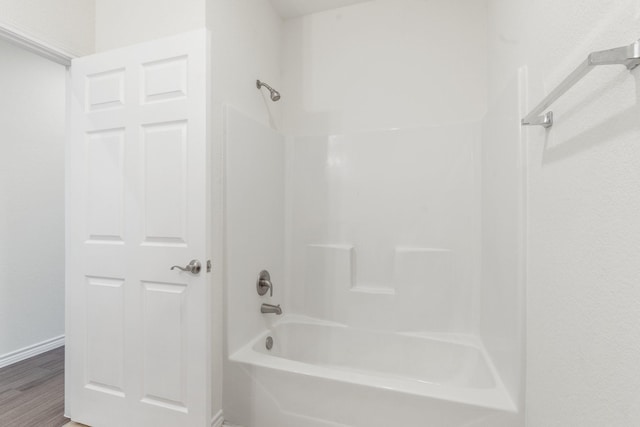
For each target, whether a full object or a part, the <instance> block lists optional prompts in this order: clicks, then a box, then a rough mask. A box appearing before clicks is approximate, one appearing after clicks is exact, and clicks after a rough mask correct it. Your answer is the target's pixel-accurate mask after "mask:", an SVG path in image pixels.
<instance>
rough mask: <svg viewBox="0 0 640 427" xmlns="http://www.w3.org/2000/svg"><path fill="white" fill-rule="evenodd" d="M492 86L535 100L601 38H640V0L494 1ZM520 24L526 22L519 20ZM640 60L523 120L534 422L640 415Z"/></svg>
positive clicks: (615, 420) (589, 425)
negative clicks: (549, 115) (518, 75)
mask: <svg viewBox="0 0 640 427" xmlns="http://www.w3.org/2000/svg"><path fill="white" fill-rule="evenodd" d="M490 10H491V16H492V18H493V19H494V24H495V25H494V26H492V31H491V34H490V46H491V49H490V53H491V61H490V63H493V64H500V67H499V68H497V69H495V70H493V71H492V72H491V76H492V77H493V78H492V84H491V91H492V96H494V97H500V96H504V95H503V94H502V93H501V92H504V91H508V90H509V89H508V88H507V87H505V85H504V84H501V83H500V78H499V76H501V75H505V74H506V73H513V72H515V70H516V68H517V67H518V66H519V65H526V66H527V67H528V69H529V82H528V89H529V105H530V106H533V105H534V104H535V103H537V102H538V101H539V100H540V99H541V97H542V96H544V94H545V93H548V92H549V91H550V90H551V89H553V88H554V87H555V85H556V84H557V83H558V82H559V81H560V80H561V79H562V78H563V77H564V76H565V75H566V74H568V73H569V72H570V71H571V70H572V69H573V68H574V67H575V66H576V65H577V64H578V63H579V62H580V61H582V60H583V59H584V58H585V56H586V54H587V53H588V52H590V51H592V50H598V49H606V48H611V47H616V46H620V45H624V44H628V43H631V42H632V41H633V40H635V39H637V38H638V35H639V33H638V26H639V24H640V2H638V1H635V0H618V1H612V0H609V1H600V0H589V1H578V0H571V1H563V2H557V1H553V0H537V1H535V2H524V1H517V2H514V1H513V0H508V1H506V0H505V1H501V0H497V1H496V0H494V1H492V2H491V8H490ZM515 23H517V24H515ZM639 73H640V71H639V70H636V71H633V72H631V73H630V72H628V71H627V70H626V69H624V68H622V67H606V68H600V69H597V70H595V71H593V72H592V73H591V74H590V75H589V76H587V77H586V78H585V79H584V80H583V81H582V82H581V83H580V84H578V85H576V86H575V87H574V88H573V89H572V90H571V91H570V92H568V93H567V94H566V95H565V96H564V97H563V98H562V99H561V100H560V101H559V102H557V103H556V105H555V106H554V112H555V114H556V124H555V125H554V127H553V128H552V129H551V130H550V131H545V130H543V129H539V128H535V129H530V130H527V132H528V137H529V140H528V153H527V155H528V163H527V166H528V204H529V212H528V217H529V224H528V248H527V249H528V253H529V262H528V283H527V311H528V313H527V323H528V325H527V335H528V336H527V425H528V426H530V427H554V426H581V427H601V426H616V427H632V426H637V425H638V424H640V398H639V397H638V390H639V389H640V370H639V369H638V360H640V310H638V307H640V287H639V286H638V277H640V264H638V259H640V245H639V244H638V242H640V220H639V219H638V218H639V217H638V212H639V209H640V191H639V190H638V182H639V178H640V145H639V144H638V140H639V138H640V122H639V121H638V117H639V116H640V108H639V107H638V105H639V101H640V92H639V91H638V87H639V86H638V84H639V83H640V81H639V79H640V74H639Z"/></svg>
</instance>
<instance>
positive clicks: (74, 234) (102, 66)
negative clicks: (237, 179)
mask: <svg viewBox="0 0 640 427" xmlns="http://www.w3.org/2000/svg"><path fill="white" fill-rule="evenodd" d="M206 55H207V34H206V31H204V30H202V31H196V32H192V33H188V34H185V35H180V36H176V37H171V38H167V39H163V40H158V41H153V42H149V43H143V44H139V45H135V46H131V47H127V48H123V49H118V50H114V51H110V52H105V53H100V54H96V55H92V56H89V57H85V58H80V59H77V60H74V61H73V65H72V67H71V97H70V98H71V99H70V101H71V126H70V128H71V133H70V141H69V150H68V193H67V194H68V203H67V207H68V210H67V218H68V223H67V228H68V256H67V374H66V375H67V390H68V392H67V399H68V405H67V408H68V412H69V415H70V416H71V417H72V418H73V419H74V420H75V421H79V422H82V423H84V424H88V425H91V426H95V427H100V426H107V427H109V426H114V427H122V426H136V427H144V426H149V427H151V426H153V427H162V426H167V427H174V426H181V427H183V426H184V427H188V426H205V425H207V424H208V420H210V408H209V406H210V400H211V399H210V396H209V392H208V390H209V387H208V383H207V382H208V380H209V375H208V372H209V342H210V334H209V327H210V326H209V320H208V319H209V317H208V308H209V301H210V300H209V294H210V293H209V292H210V291H209V289H210V284H209V276H210V275H208V274H207V272H206V269H204V268H203V269H202V271H201V272H200V273H199V274H192V273H189V272H183V271H180V270H179V269H174V270H170V267H171V266H173V265H179V266H182V267H184V266H185V265H186V264H188V263H189V261H191V260H192V259H197V260H200V261H201V262H202V264H203V265H204V264H206V260H207V259H208V255H209V253H208V251H209V244H208V243H209V242H208V241H207V236H209V232H208V231H209V227H208V223H207V218H208V212H207V207H208V196H209V191H208V189H209V188H208V179H207V168H208V164H209V162H208V159H209V153H210V150H209V147H208V142H207V134H206V114H207V106H206V103H207V90H208V86H207V60H206V58H207V57H206Z"/></svg>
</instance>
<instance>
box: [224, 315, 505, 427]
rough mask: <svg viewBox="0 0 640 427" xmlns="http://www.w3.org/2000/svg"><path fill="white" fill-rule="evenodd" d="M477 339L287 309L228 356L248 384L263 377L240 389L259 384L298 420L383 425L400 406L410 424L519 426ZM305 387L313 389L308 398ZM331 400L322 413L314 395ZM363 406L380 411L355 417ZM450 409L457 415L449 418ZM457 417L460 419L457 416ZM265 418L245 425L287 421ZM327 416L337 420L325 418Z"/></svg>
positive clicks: (252, 389)
mask: <svg viewBox="0 0 640 427" xmlns="http://www.w3.org/2000/svg"><path fill="white" fill-rule="evenodd" d="M268 336H271V337H272V338H273V348H272V349H271V350H267V349H266V346H265V341H266V338H267V337H268ZM472 341H473V340H472V339H469V338H465V337H457V338H456V339H453V338H451V337H449V338H445V337H442V336H440V337H437V336H426V335H417V334H401V333H385V332H376V331H369V330H363V329H354V328H349V327H346V326H343V325H338V324H333V323H328V322H323V321H318V320H313V319H308V318H302V317H297V316H287V317H285V318H283V319H281V320H279V321H278V322H277V323H275V324H274V326H273V327H272V328H271V329H270V330H268V331H266V332H264V333H263V334H261V335H260V336H258V337H257V338H255V339H254V340H253V341H252V342H250V343H248V344H247V345H246V346H244V347H243V348H241V349H240V350H239V351H237V352H236V353H234V354H233V355H232V356H231V357H230V360H231V361H232V362H238V363H240V364H241V365H243V366H244V368H245V372H247V373H248V374H249V378H250V379H248V380H247V381H248V382H249V383H251V382H252V381H257V382H258V383H259V384H254V385H251V384H246V385H245V387H244V391H243V392H241V393H245V394H246V393H252V394H256V393H257V391H256V390H259V391H260V392H262V393H266V395H268V399H270V400H273V401H274V402H275V403H274V404H275V405H277V406H279V407H280V409H282V408H283V407H286V406H290V408H289V409H288V410H286V411H285V412H287V411H288V412H290V413H295V414H298V415H300V414H305V417H304V419H305V420H306V421H300V420H298V421H296V422H293V421H292V422H291V424H290V425H292V426H296V427H306V426H307V425H309V426H312V425H313V426H315V425H354V426H355V425H363V426H367V425H370V426H373V425H378V423H377V421H380V423H379V425H385V422H388V421H384V420H383V419H384V415H385V414H387V412H389V411H390V412H393V411H394V408H397V409H398V411H400V410H401V411H402V414H388V415H390V416H393V418H390V419H394V420H398V419H402V416H408V418H406V419H405V421H403V422H404V423H405V424H403V425H407V426H411V425H414V423H416V422H418V421H417V420H418V419H420V420H422V421H423V422H425V423H424V424H415V425H416V426H418V425H420V426H422V425H424V426H434V427H440V426H445V425H446V426H458V425H460V426H467V425H473V426H476V425H483V426H484V425H485V424H477V423H473V424H469V422H475V421H474V420H480V421H482V420H485V419H488V420H493V421H488V422H489V424H486V425H496V426H497V425H501V426H502V425H505V426H507V425H514V424H509V421H504V422H503V421H501V420H502V419H504V420H512V419H513V417H514V414H515V412H516V407H515V405H514V403H513V402H512V400H511V398H510V396H509V394H508V393H507V391H506V390H505V388H504V386H503V385H502V383H501V381H500V378H499V377H498V376H497V374H496V371H495V369H494V368H493V366H492V364H491V362H490V360H489V358H488V357H487V355H486V353H485V351H484V349H483V348H482V346H481V345H480V344H479V343H473V342H472ZM241 388H242V387H241ZM305 394H307V395H310V396H307V397H308V398H309V399H307V400H309V402H307V403H305V402H304V400H305V397H304V395H305ZM264 399H266V398H263V399H262V400H264ZM327 399H329V400H331V399H333V401H334V403H333V404H329V405H328V406H327V407H326V408H325V410H324V412H323V411H320V412H318V411H315V412H314V410H315V409H317V403H316V406H314V404H313V402H319V401H327ZM245 400H246V397H245ZM287 402H288V403H287ZM305 405H306V406H307V407H308V409H307V410H305V409H304V408H305ZM362 405H365V407H367V406H366V405H371V408H373V407H374V406H375V407H376V408H377V409H378V410H379V411H378V414H377V415H376V416H375V417H371V420H366V418H367V417H366V416H365V417H363V416H355V418H354V414H349V413H348V412H349V410H350V409H349V408H353V410H354V411H355V410H356V408H357V407H358V406H361V407H362ZM338 406H343V408H342V409H341V410H340V411H339V413H338V415H337V416H336V417H326V416H323V413H324V414H325V415H331V412H333V411H334V410H335V409H336V408H337V407H338ZM371 408H370V409H371ZM384 408H386V409H384ZM429 408H434V409H429ZM309 410H311V412H312V413H311V414H309ZM423 410H424V411H425V412H421V411H423ZM385 411H386V412H385ZM434 411H435V412H434ZM258 412H260V411H258ZM361 412H362V411H361ZM367 412H370V414H369V415H371V413H373V414H375V413H376V411H375V410H374V411H369V410H367ZM436 412H437V414H436ZM445 413H452V414H456V416H454V417H453V418H451V417H448V418H447V417H446V416H445ZM411 414H413V415H411ZM430 415H434V416H436V417H439V416H443V417H444V418H437V419H441V420H447V421H446V422H445V421H437V420H436V418H434V419H427V418H425V417H429V416H430ZM411 416H413V417H414V418H411ZM399 417H400V418H399ZM267 418H268V417H267ZM456 418H459V419H460V423H456V421H455V419H456ZM265 419H266V418H265V416H264V414H263V415H260V414H256V415H255V416H254V417H253V418H252V419H251V420H250V421H245V422H247V423H250V424H249V425H247V426H246V427H262V426H265V427H281V426H284V425H286V423H285V422H284V421H282V420H278V421H271V422H265V421H264V420H265ZM326 419H330V420H332V423H330V424H323V423H322V422H321V421H320V420H326ZM311 420H313V421H311ZM359 420H363V421H362V423H359ZM412 420H414V421H412ZM231 421H234V422H235V420H233V419H232V420H231ZM438 422H439V423H440V424H436V423H438Z"/></svg>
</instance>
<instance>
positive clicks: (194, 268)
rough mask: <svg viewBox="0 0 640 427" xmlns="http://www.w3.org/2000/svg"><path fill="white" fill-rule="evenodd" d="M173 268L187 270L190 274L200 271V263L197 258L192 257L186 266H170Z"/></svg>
mask: <svg viewBox="0 0 640 427" xmlns="http://www.w3.org/2000/svg"><path fill="white" fill-rule="evenodd" d="M175 268H177V269H179V270H182V271H188V272H189V273H192V274H198V273H200V270H202V264H201V263H200V261H198V260H197V259H192V260H191V262H190V263H189V264H188V265H187V266H186V267H180V266H179V265H174V266H173V267H171V270H173V269H175Z"/></svg>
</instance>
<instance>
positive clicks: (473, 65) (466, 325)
mask: <svg viewBox="0 0 640 427" xmlns="http://www.w3.org/2000/svg"><path fill="white" fill-rule="evenodd" d="M486 14H487V11H486V3H485V2H483V1H476V0H456V1H445V0H436V1H429V2H425V1H420V0H402V1H398V0H377V1H370V2H364V3H360V4H356V5H353V6H349V7H344V8H340V9H335V10H331V11H326V12H320V13H316V14H312V15H307V16H303V17H300V18H295V19H290V20H287V21H285V25H284V37H283V40H284V64H285V66H284V67H283V73H284V89H283V91H282V92H283V93H284V94H285V97H284V98H283V100H284V101H283V105H284V109H285V111H284V124H285V132H286V133H287V134H288V135H289V139H288V145H287V156H288V157H287V164H288V179H287V183H288V188H287V211H288V212H289V215H290V217H289V218H288V220H287V222H286V224H287V227H288V236H287V244H288V247H287V264H286V265H287V272H288V276H287V283H288V284H289V286H288V289H287V291H288V295H287V307H289V309H290V310H293V311H294V312H296V313H301V314H305V315H309V316H313V317H319V318H324V319H328V320H334V321H338V322H342V323H347V324H350V325H353V326H362V327H369V328H376V329H385V330H401V331H429V332H458V333H476V332H478V319H479V304H478V302H479V298H480V297H479V292H480V288H479V286H480V275H481V270H480V260H481V253H480V246H481V243H480V233H481V231H480V210H481V205H480V148H481V133H482V132H481V125H480V121H481V119H482V117H483V116H484V114H485V111H486V79H487V75H486V69H487V63H486V31H487V28H486ZM461 52H463V53H462V54H461Z"/></svg>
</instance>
